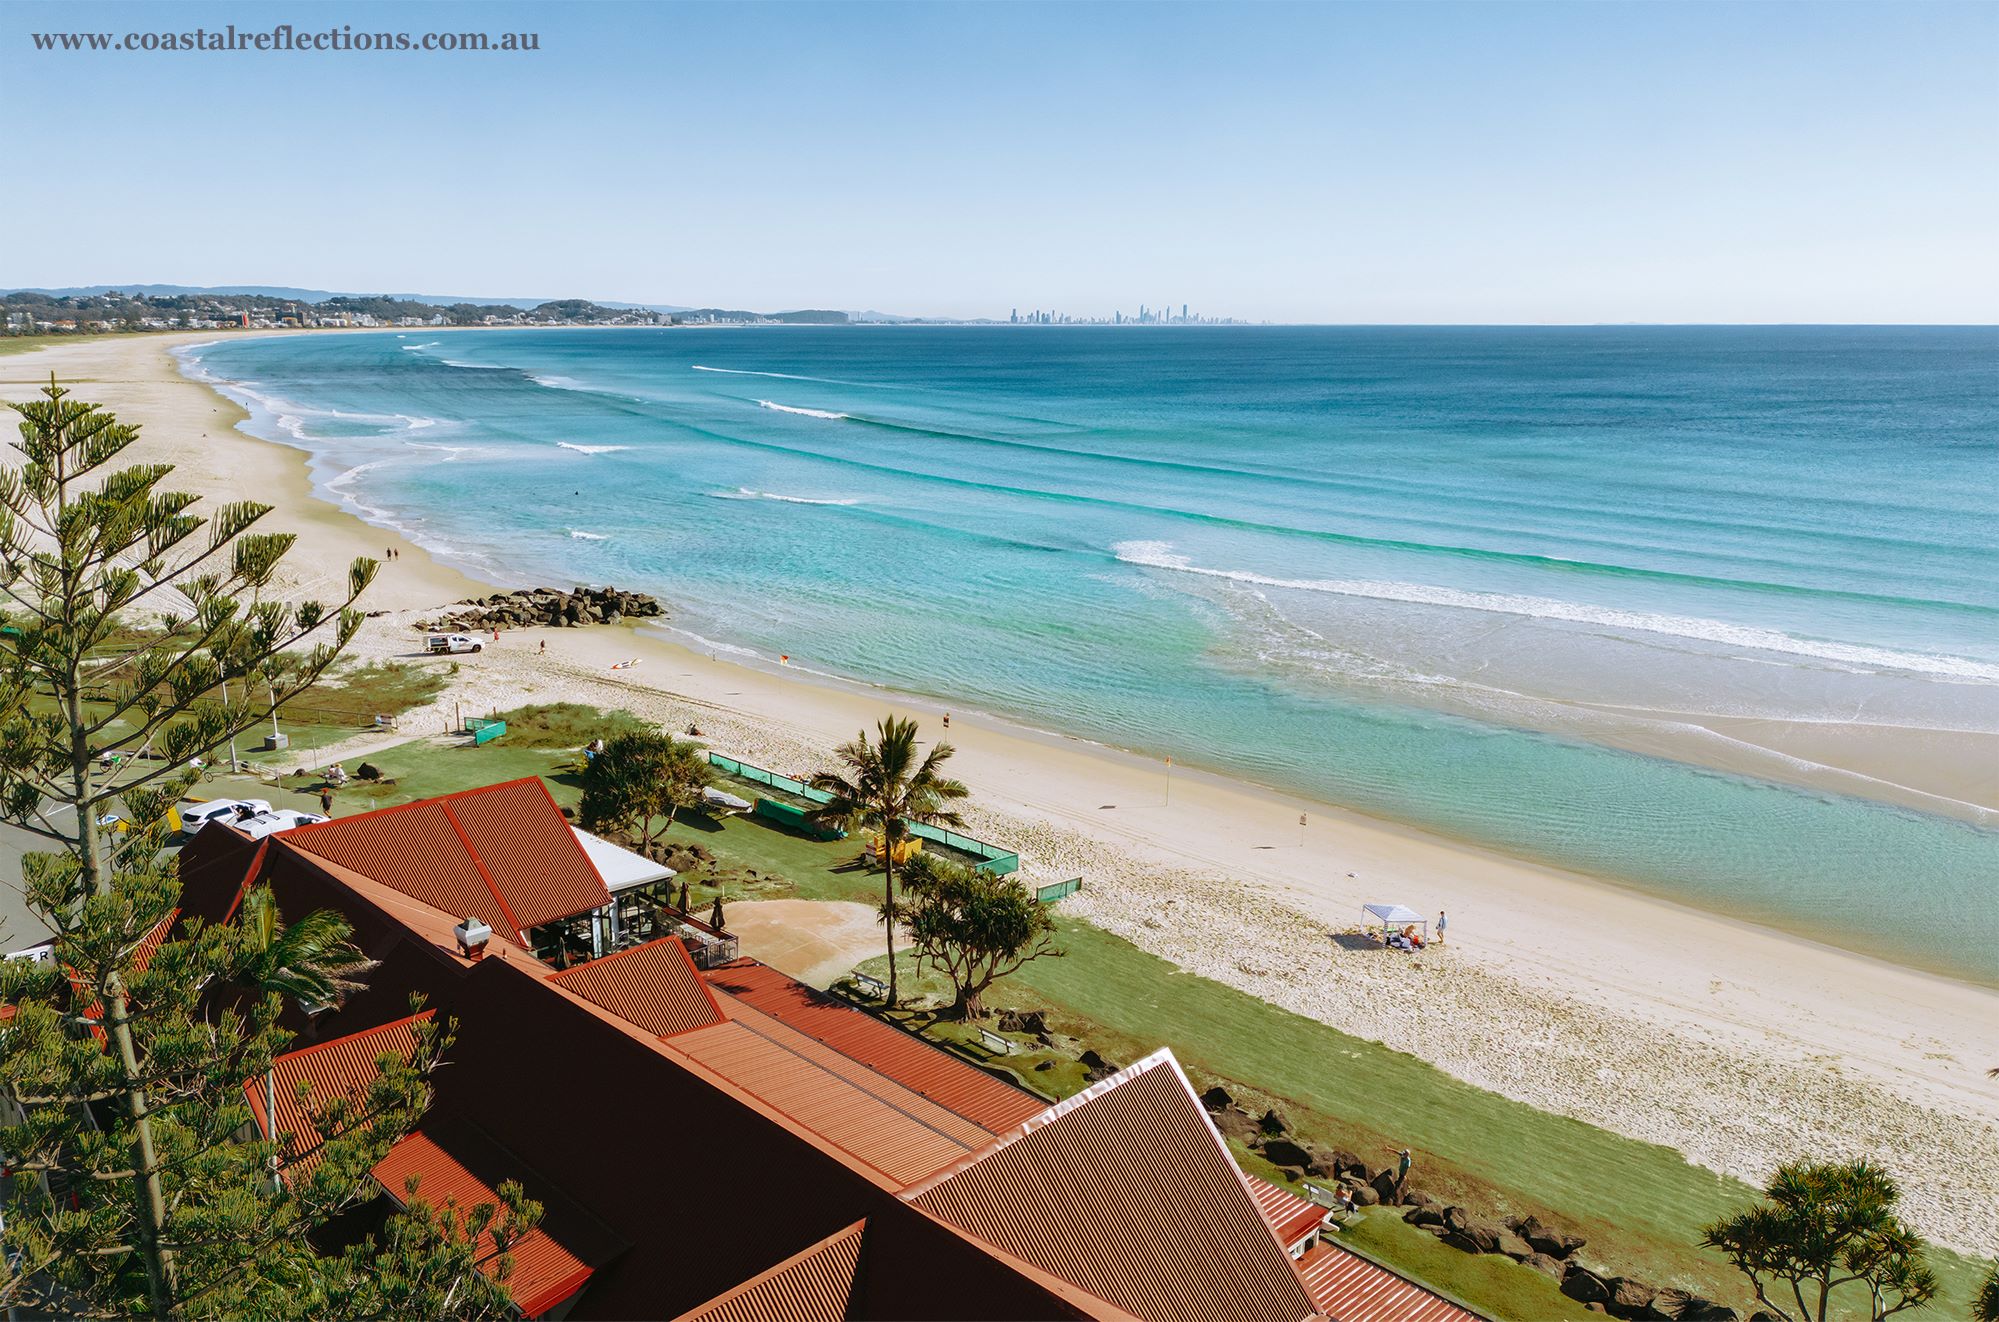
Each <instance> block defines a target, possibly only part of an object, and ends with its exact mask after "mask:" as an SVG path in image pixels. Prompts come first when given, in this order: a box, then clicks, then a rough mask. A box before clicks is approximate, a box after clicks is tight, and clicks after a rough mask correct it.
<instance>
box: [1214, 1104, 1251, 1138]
mask: <svg viewBox="0 0 1999 1322" xmlns="http://www.w3.org/2000/svg"><path fill="white" fill-rule="evenodd" d="M1213 1118H1214V1122H1215V1128H1216V1129H1219V1130H1221V1131H1222V1136H1223V1137H1224V1138H1232V1139H1235V1140H1236V1141H1237V1142H1238V1143H1248V1142H1250V1141H1251V1140H1252V1139H1255V1138H1257V1137H1258V1133H1257V1128H1256V1121H1255V1119H1254V1118H1253V1117H1251V1116H1250V1114H1249V1113H1248V1112H1246V1111H1244V1110H1243V1109H1242V1108H1241V1107H1236V1106H1229V1107H1224V1108H1223V1109H1221V1110H1219V1111H1217V1112H1215V1114H1214V1117H1213Z"/></svg>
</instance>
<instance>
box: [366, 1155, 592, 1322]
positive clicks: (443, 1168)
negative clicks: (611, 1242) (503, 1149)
mask: <svg viewBox="0 0 1999 1322" xmlns="http://www.w3.org/2000/svg"><path fill="white" fill-rule="evenodd" d="M468 1137H469V1136H468V1135H466V1134H463V1133H458V1132H454V1133H453V1134H452V1135H451V1137H450V1139H449V1142H450V1144H451V1146H452V1147H453V1148H455V1149H457V1151H447V1150H446V1147H445V1146H444V1145H443V1144H440V1143H439V1142H438V1141H437V1140H435V1139H434V1138H432V1137H431V1135H430V1134H429V1133H427V1132H425V1131H424V1130H421V1129H420V1130H418V1131H417V1132H416V1133H414V1134H411V1135H409V1136H408V1137H406V1138H404V1139H403V1140H402V1141H401V1142H399V1143H397V1144H396V1145H395V1146H394V1147H393V1148H390V1149H389V1152H388V1155H387V1156H385V1157H383V1158H382V1160H381V1161H379V1162H377V1163H376V1165H375V1170H374V1176H375V1182H376V1183H377V1184H380V1185H381V1186H382V1189H383V1191H384V1192H386V1193H387V1194H388V1195H389V1197H391V1198H393V1199H395V1200H396V1201H397V1202H398V1203H407V1202H408V1201H409V1198H410V1194H409V1181H410V1180H411V1179H412V1178H414V1179H415V1180H416V1182H417V1188H416V1197H419V1198H421V1199H423V1200H424V1201H425V1202H427V1203H429V1204H430V1205H431V1206H432V1207H442V1206H444V1205H445V1204H446V1203H452V1204H455V1205H456V1206H457V1207H458V1208H459V1209H460V1210H461V1211H464V1212H469V1211H471V1210H472V1209H473V1208H475V1207H478V1206H480V1205H482V1204H486V1205H491V1206H493V1207H495V1208H497V1207H499V1206H500V1198H499V1195H498V1194H496V1193H494V1192H493V1184H492V1183H489V1182H488V1180H487V1179H482V1178H481V1177H480V1176H479V1175H475V1174H474V1173H473V1172H472V1171H471V1170H470V1169H469V1168H468V1167H467V1165H466V1162H465V1160H462V1159H461V1157H467V1158H469V1159H471V1160H474V1161H475V1162H478V1158H477V1157H474V1156H471V1154H469V1153H467V1152H466V1147H467V1139H468ZM478 1146H485V1147H489V1148H490V1147H491V1146H492V1145H491V1144H490V1142H488V1143H486V1144H483V1145H478ZM494 1156H495V1158H496V1160H497V1162H498V1163H499V1165H500V1167H501V1169H502V1170H503V1169H504V1165H505V1158H504V1155H503V1154H499V1153H498V1152H497V1150H496V1151H495V1153H494ZM479 1164H490V1163H486V1162H479ZM493 1173H495V1172H490V1171H489V1173H488V1174H489V1177H490V1175H491V1174H493ZM498 1182H499V1181H497V1180H496V1181H494V1183H498ZM529 1196H530V1197H532V1196H533V1195H532V1194H530V1195H529ZM495 1248H496V1246H495V1245H494V1243H493V1236H492V1232H491V1231H490V1230H488V1231H485V1232H483V1233H481V1235H480V1237H479V1248H478V1252H479V1255H480V1260H479V1264H478V1265H479V1270H480V1271H482V1272H484V1273H486V1274H487V1275H488V1276H493V1277H495V1278H498V1277H499V1270H500V1257H499V1254H498V1253H497V1252H496V1251H495ZM507 1256H509V1257H511V1258H512V1259H513V1269H512V1271H511V1272H509V1273H508V1274H507V1276H506V1277H505V1278H504V1280H505V1282H506V1285H507V1288H508V1290H509V1291H510V1292H511V1293H512V1295H513V1301H514V1306H515V1307H517V1308H519V1309H520V1310H521V1312H523V1313H525V1314H526V1315H527V1316H529V1317H540V1316H541V1315H542V1314H543V1313H546V1312H548V1311H549V1310H550V1309H552V1308H554V1307H555V1306H556V1305H557V1304H560V1303H561V1302H562V1301H563V1300H565V1299H567V1298H569V1297H570V1296H571V1295H573V1294H575V1293H576V1292H577V1291H578V1290H580V1289H582V1288H583V1285H584V1283H585V1282H586V1281H588V1280H589V1279H590V1273H591V1271H592V1270H594V1269H595V1268H596V1267H597V1266H600V1265H602V1262H603V1261H604V1260H605V1259H607V1258H608V1257H609V1253H606V1254H605V1255H604V1257H603V1258H599V1260H598V1261H596V1262H588V1261H585V1260H584V1258H582V1257H579V1256H578V1255H577V1254H576V1253H575V1252H573V1251H571V1249H570V1248H569V1247H568V1246H566V1245H564V1244H562V1243H560V1242H558V1241H557V1239H556V1238H555V1236H554V1235H551V1234H549V1233H548V1232H547V1231H546V1230H544V1229H543V1228H542V1227H540V1226H537V1227H536V1228H535V1229H533V1230H531V1231H529V1232H528V1233H527V1234H526V1235H523V1236H522V1237H521V1239H520V1242H518V1243H516V1244H515V1245H513V1246H512V1247H511V1248H509V1249H508V1250H507ZM592 1256H595V1255H592Z"/></svg>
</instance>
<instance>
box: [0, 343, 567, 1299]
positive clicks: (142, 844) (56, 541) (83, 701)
mask: <svg viewBox="0 0 1999 1322" xmlns="http://www.w3.org/2000/svg"><path fill="white" fill-rule="evenodd" d="M12 407H13V408H14V409H15V410H16V411H17V412H18V413H19V414H20V417H21V425H20V440H19V441H17V442H15V443H14V445H13V449H14V450H15V451H16V452H17V457H4V456H0V459H3V460H4V462H0V615H4V621H0V623H4V625H5V628H4V629H0V818H4V819H5V820H7V821H9V822H11V823H13V824H15V825H17V826H19V827H21V828H23V829H25V830H27V831H28V832H31V833H33V834H34V835H36V836H38V837H40V838H41V840H42V841H44V842H46V844H47V845H48V846H49V848H48V849H47V850H44V851H37V852H33V853H30V854H28V855H26V856H25V857H24V859H23V860H22V864H21V878H20V883H21V887H22V890H23V893H24V894H25V896H26V899H27V902H28V904H29V906H30V908H31V909H32V910H33V912H34V913H35V915H36V916H37V917H38V918H39V919H40V920H41V921H42V922H43V923H44V924H45V925H46V926H47V928H48V929H49V931H51V932H52V933H54V939H53V942H52V943H51V946H50V950H49V958H47V959H44V960H39V961H26V960H8V961H4V962H0V1000H4V1002H5V1003H6V1005H7V1006H8V1007H9V1009H10V1010H11V1011H12V1013H11V1017H10V1018H8V1020H7V1021H6V1025H5V1029H4V1031H0V1093H4V1096H5V1099H6V1103H7V1109H8V1110H9V1111H10V1113H11V1114H10V1117H9V1118H10V1119H12V1120H13V1121H14V1123H13V1125H12V1127H11V1128H9V1129H8V1130H7V1135H6V1148H7V1156H8V1163H9V1169H10V1173H11V1174H12V1176H13V1182H12V1184H13V1187H12V1190H11V1193H10V1197H9V1205H8V1207H7V1216H6V1219H5V1222H4V1226H0V1307H7V1308H9V1309H10V1310H11V1309H12V1308H14V1307H17V1306H25V1307H28V1308H31V1309H36V1310H39V1311H43V1312H54V1313H61V1314H88V1315H121V1314H130V1313H141V1314H151V1315H152V1316H155V1317H168V1316H228V1315H236V1316H242V1315H249V1314H257V1315H307V1314H313V1313H318V1312H324V1311H326V1309H327V1308H328V1307H330V1306H331V1305H330V1302H329V1301H331V1300H334V1299H344V1300H359V1299H361V1298H364V1297H365V1291H366V1289H367V1288H368V1287H367V1284H366V1282H365V1280H362V1279H360V1278H357V1277H356V1276H355V1272H356V1271H357V1270H363V1269H365V1263H364V1264H362V1267H361V1268H356V1267H355V1266H354V1265H353V1264H352V1263H351V1262H349V1260H348V1258H347V1257H344V1256H342V1257H331V1256H328V1257H322V1256H320V1255H319V1254H318V1253H317V1251H316V1250H315V1249H314V1248H313V1245H312V1240H311V1232H312V1231H313V1230H314V1229H315V1228H316V1227H318V1226H320V1225H322V1224H324V1223H325V1222H327V1221H328V1220H330V1219H331V1218H333V1217H335V1216H338V1215H340V1214H341V1213H342V1212H344V1211H346V1210H347V1209H349V1208H350V1207H352V1206H353V1205H354V1204H355V1203H357V1202H358V1201H360V1200H362V1199H364V1198H366V1197H369V1196H371V1193H370V1185H369V1183H368V1171H369V1170H370V1169H371V1167H372V1166H373V1164H374V1163H375V1162H376V1161H377V1160H379V1159H380V1157H381V1155H382V1153H383V1152H385V1151H386V1149H387V1147H388V1145H389V1144H390V1143H392V1142H394V1141H395V1140H396V1139H397V1138H398V1137H400V1136H401V1135H402V1134H403V1133H406V1132H407V1131H408V1130H409V1129H410V1128H411V1127H412V1126H413V1125H414V1124H415V1123H416V1120H417V1118H418V1117H419V1116H420V1115H421V1114H422V1111H423V1108H424V1107H425V1106H426V1105H427V1104H428V1098H429V1084H428V1077H427V1076H428V1070H429V1068H430V1066H431V1065H432V1064H433V1063H434V1061H435V1059H436V1055H437V1052H438V1051H440V1050H441V1049H442V1046H443V1043H444V1041H445V1039H446V1037H447V1036H448V1035H447V1034H445V1033H443V1032H442V1031H439V1032H437V1033H426V1034H424V1035H423V1038H422V1042H421V1043H420V1049H419V1050H418V1051H417V1053H416V1055H415V1057H414V1058H413V1059H411V1060H409V1061H402V1062H389V1061H385V1062H384V1064H383V1067H382V1069H381V1070H380V1072H379V1074H378V1077H377V1078H376V1079H374V1080H373V1081H372V1082H371V1083H370V1085H369V1086H368V1088H367V1090H366V1093H367V1095H366V1096H365V1097H364V1098H361V1099H359V1100H347V1099H331V1100H328V1101H327V1102H326V1104H325V1105H324V1106H323V1107H322V1106H321V1105H320V1104H319V1102H317V1101H315V1100H313V1099H306V1102H307V1105H308V1106H309V1107H310V1108H311V1109H312V1110H314V1111H316V1112H317V1114H318V1119H319V1121H320V1123H319V1125H318V1128H319V1130H320V1132H321V1133H322V1134H325V1135H327V1136H328V1138H327V1142H326V1143H325V1144H324V1145H322V1147H321V1148H320V1149H319V1150H318V1153H317V1156H318V1161H317V1164H316V1165H315V1166H314V1168H313V1170H312V1172H311V1176H310V1178H309V1179H300V1180H297V1181H291V1182H286V1183H283V1184H282V1185H274V1184H273V1182H272V1180H271V1170H272V1168H273V1164H274V1163H275V1162H276V1161H277V1160H278V1159H279V1156H280V1150H279V1147H278V1145H277V1144H276V1143H275V1142H273V1141H271V1140H270V1138H269V1137H267V1136H260V1137H259V1138H258V1139H257V1140H256V1141H250V1142H244V1141H242V1136H243V1135H244V1134H245V1133H246V1132H250V1130H249V1121H250V1118H251V1117H250V1111H249V1109H248V1106H247V1104H246V1093H245V1089H246V1086H254V1085H255V1084H256V1083H257V1082H258V1081H259V1080H262V1079H264V1078H266V1077H268V1074H269V1071H270V1069H271V1062H272V1060H273V1058H274V1057H275V1056H276V1055H278V1054H279V1053H280V1052H282V1051H283V1050H284V1049H285V1048H286V1047H287V1046H288V1044H289V1042H290V1041H291V1034H290V1033H289V1032H288V1031H287V1030H286V1029H285V1028H284V1027H283V1026H282V1025H281V1023H280V1019H281V1016H282V1014H283V1013H284V1006H285V996H286V995H293V996H300V997H305V998H309V999H312V1000H315V1001H319V1002H321V1003H323V1002H324V1000H325V998H326V997H327V996H328V995H331V996H333V997H335V998H336V999H337V998H338V996H340V995H342V994H344V992H345V990H346V989H347V987H348V986H349V985H351V979H352V976H353V975H354V974H357V973H358V972H360V971H361V969H362V968H363V967H364V966H365V961H363V960H361V958H360V956H359V954H358V952H355V951H354V950H353V949H352V947H351V946H349V945H348V943H347V931H346V925H345V923H344V921H343V920H341V919H339V918H337V917H335V916H332V915H319V914H314V915H307V916H305V917H304V918H303V919H301V920H300V921H299V922H297V923H295V924H292V925H290V926H287V925H285V924H284V922H283V921H282V920H281V919H280V917H279V915H278V914H277V911H276V909H275V907H274V906H271V905H270V904H269V901H268V897H264V898H254V897H253V900H252V904H251V906H250V910H249V915H250V917H251V922H250V924H249V925H248V926H247V927H246V925H245V924H244V922H243V921H241V920H240V919H238V920H232V921H230V922H226V923H218V924H204V923H202V922H201V921H199V920H198V919H193V918H180V917H177V913H176V906H177V902H178V897H179V894H180V878H179V875H178V870H177V868H176V866H175V864H174V862H173V861H172V860H171V858H170V857H169V856H168V855H167V853H166V850H165V846H166V844H167V836H168V830H169V827H168V823H169V820H170V819H169V812H170V809H171V807H172V805H173V803H174V801H175V800H176V799H178V798H179V797H180V796H182V795H183V794H185V793H186V792H187V791H188V790H189V789H190V788H191V787H192V785H193V783H194V781H195V779H196V777H197V776H198V774H199V772H198V770H197V768H198V765H199V760H200V759H203V758H207V757H210V756H212V755H213V753H214V752H215V750H216V749H218V748H221V747H223V746H225V745H226V744H227V743H228V742H229V741H230V739H232V738H233V737H234V736H236V735H239V734H242V733H245V732H247V731H249V730H251V729H252V728H254V727H256V726H257V725H258V724H259V723H260V722H262V721H264V720H266V719H268V718H269V716H270V715H271V713H272V711H273V710H275V709H276V708H277V707H278V706H279V705H280V704H282V703H283V702H285V701H287V700H289V699H291V698H292V697H294V696H296V695H297V694H299V693H301V692H303V691H304V690H306V689H307V688H308V687H310V686H311V685H312V684H313V683H314V682H315V681H317V680H318V679H319V678H320V677H321V676H322V675H323V674H324V673H325V672H326V670H327V668H328V667H329V666H331V665H332V664H333V663H334V661H335V660H336V659H337V658H338V657H339V655H340V653H341V651H342V649H343V648H345V646H346V645H347V644H348V642H349V641H350V640H351V639H352V638H353V636H354V633H355V631H356V630H357V629H359V628H360V626H361V622H362V616H361V613H360V612H359V611H358V610H356V609H355V608H354V602H355V599H356V598H357V597H358V596H359V595H360V594H361V592H362V591H363V590H364V589H365V588H366V587H367V585H368V583H369V581H370V580H371V579H372V578H373V577H374V574H375V569H376V566H375V562H373V561H371V560H365V559H364V560H357V561H355V562H354V563H353V565H352V566H350V567H349V568H348V570H347V572H346V574H345V576H344V592H343V595H342V597H341V599H340V600H338V601H336V602H335V603H333V604H332V605H330V606H329V605H323V604H321V603H318V602H313V601H289V602H288V601H286V600H284V599H283V598H282V584H281V582H280V579H279V567H280V564H281V562H282V561H283V559H284V556H285V554H286V552H287V551H289V550H290V549H291V547H292V543H293V538H292V537H291V536H289V535H286V534H280V533H263V532H258V531H256V530H255V529H256V525H257V524H258V523H259V522H260V521H261V520H262V519H263V518H264V516H265V515H266V514H268V513H269V512H270V508H269V507H268V506H266V505H261V504H257V503H254V502H235V503H230V504H225V505H222V506H220V507H219V508H217V509H215V510H214V511H212V512H211V513H209V514H208V515H207V516H205V517H204V515H203V514H201V513H199V512H197V511H196V510H195V508H194V507H195V505H196V504H197V498H196V497H194V496H191V495H187V494H184V493H179V492H174V491H171V490H168V489H166V488H165V487H164V486H163V485H162V484H163V483H164V481H165V480H166V478H167V476H168V474H169V472H170V471H171V470H170V467H169V466H167V465H164V464H147V463H139V464H133V465H129V466H124V467H119V466H116V461H118V459H119V458H120V456H121V455H123V454H124V453H125V451H126V450H128V449H129V448H130V447H131V446H132V445H133V444H134V443H135V442H137V440H138V429H137V428H136V427H134V426H131V425H128V424H125V423H120V422H119V421H118V420H117V419H116V418H115V417H113V416H112V415H111V414H110V413H107V412H105V411H103V410H102V409H100V408H99V407H98V406H96V405H94V404H88V403H83V402H81V401H78V400H76V399H73V398H71V396H70V392H69V391H67V390H65V389H64V388H62V387H61V386H59V385H57V384H56V383H55V382H54V381H53V380H52V381H51V382H50V383H49V385H48V387H47V388H46V389H45V390H43V391H41V392H40V397H39V398H36V399H34V400H32V401H30V402H28V403H24V404H15V405H13V406H12ZM253 680H254V681H255V682H248V681H253ZM230 988H234V989H235V990H234V992H231V991H230V990H229V989H230ZM529 1210H531V1209H529ZM425 1242H428V1241H425ZM473 1253H474V1247H473V1245H472V1244H471V1242H470V1241H466V1240H464V1239H463V1238H462V1237H460V1238H459V1239H456V1240H453V1241H452V1243H451V1245H450V1247H449V1250H448V1251H440V1252H436V1253H427V1254H425V1255H423V1256H421V1257H420V1259H418V1260H416V1261H415V1262H414V1265H412V1266H410V1267H409V1271H410V1272H413V1273H415V1274H416V1275H418V1276H421V1277H422V1278H423V1279H424V1280H429V1281H433V1282H434V1281H439V1280H443V1281H447V1282H450V1284H447V1285H445V1286H443V1287H441V1288H440V1289H439V1290H438V1291H437V1294H436V1297H437V1298H459V1297H463V1298H476V1299H477V1300H479V1301H481V1304H480V1306H487V1305H490V1304H491V1302H492V1293H491V1291H489V1290H486V1289H484V1288H483V1287H481V1286H477V1285H473V1286H471V1287H470V1288H466V1289H461V1290H458V1291H456V1292H454V1291H453V1289H452V1286H453V1285H456V1284H459V1283H462V1282H464V1281H466V1279H467V1276H466V1273H467V1271H468V1270H469V1264H470V1263H471V1262H472V1256H473ZM364 1256H365V1255H364ZM482 1279H483V1278H482ZM417 1293H418V1294H421V1291H420V1290H419V1291H417ZM502 1294H504V1291H502Z"/></svg>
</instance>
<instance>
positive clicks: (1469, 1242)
mask: <svg viewBox="0 0 1999 1322" xmlns="http://www.w3.org/2000/svg"><path fill="white" fill-rule="evenodd" d="M1443 1238H1444V1243H1446V1244H1449V1245H1450V1246H1451V1247H1452V1248H1454V1249H1456V1250H1457V1251H1458V1252H1460V1253H1483V1252H1484V1251H1485V1250H1483V1249H1481V1248H1480V1247H1479V1245H1478V1241H1477V1240H1475V1239H1473V1238H1472V1237H1471V1236H1470V1235H1467V1234H1465V1233H1464V1232H1463V1231H1459V1230H1451V1229H1449V1228H1448V1227H1446V1229H1445V1230H1444V1236H1443Z"/></svg>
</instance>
